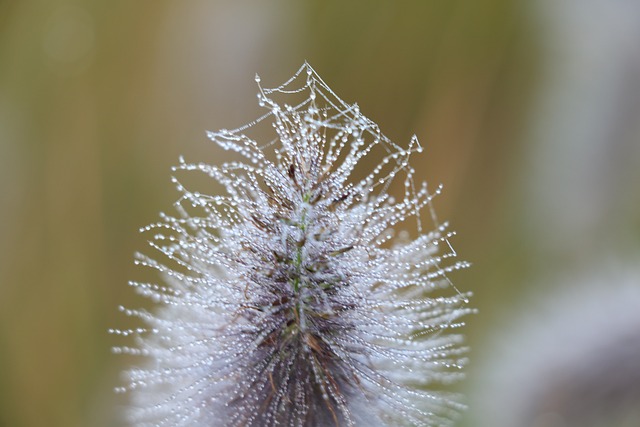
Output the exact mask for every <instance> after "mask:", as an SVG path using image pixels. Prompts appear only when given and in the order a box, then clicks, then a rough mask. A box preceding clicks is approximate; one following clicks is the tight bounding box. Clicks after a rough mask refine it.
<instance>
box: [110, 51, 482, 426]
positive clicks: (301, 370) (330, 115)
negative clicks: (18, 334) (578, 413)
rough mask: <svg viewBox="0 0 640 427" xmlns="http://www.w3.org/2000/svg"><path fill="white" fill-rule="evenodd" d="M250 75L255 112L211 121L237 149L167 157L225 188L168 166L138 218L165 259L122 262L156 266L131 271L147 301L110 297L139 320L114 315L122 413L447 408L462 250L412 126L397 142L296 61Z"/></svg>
mask: <svg viewBox="0 0 640 427" xmlns="http://www.w3.org/2000/svg"><path fill="white" fill-rule="evenodd" d="M256 82H258V88H259V94H258V100H259V104H260V106H262V107H264V108H265V109H266V110H267V112H266V114H264V115H263V116H262V117H260V118H258V119H257V120H255V121H253V122H251V123H250V124H248V125H245V126H242V127H240V128H238V129H235V130H226V129H225V130H220V131H218V132H209V133H208V136H209V138H210V139H211V140H213V141H215V142H216V143H217V144H218V145H219V146H220V147H222V148H223V149H225V150H229V151H233V152H236V153H237V154H235V156H237V157H238V158H241V159H242V161H230V162H227V163H223V164H221V165H210V164H206V163H188V162H185V161H184V160H182V159H181V160H180V164H179V165H178V166H177V167H175V168H174V170H175V171H176V173H178V174H179V175H180V174H181V173H183V172H182V171H200V172H204V174H206V175H208V176H210V177H211V178H213V180H214V181H215V182H217V185H218V186H221V187H223V188H224V189H225V191H226V194H225V195H208V194H202V193H200V192H195V191H193V190H189V189H187V188H186V187H187V186H184V185H182V184H181V183H180V182H179V181H178V180H177V179H176V178H174V182H175V183H176V185H177V188H178V190H179V192H180V194H181V197H180V199H179V200H178V201H177V202H176V204H175V207H176V211H177V214H176V215H175V216H171V215H166V214H162V215H161V221H160V222H158V223H157V224H152V225H149V226H147V227H145V228H144V229H143V231H145V232H149V233H151V234H152V235H153V237H152V239H151V242H150V245H151V247H152V248H153V249H154V250H155V252H159V253H160V255H159V256H158V257H159V258H161V259H163V260H164V261H163V262H159V261H157V260H156V257H148V256H146V255H141V254H138V255H137V256H136V262H137V263H138V264H140V265H144V266H147V267H151V268H153V269H156V270H158V271H159V272H160V274H161V276H163V278H164V279H163V280H164V282H165V284H164V285H162V286H161V285H158V284H153V283H141V282H132V283H131V285H132V286H133V287H134V288H135V290H136V291H137V292H138V293H140V294H142V295H144V296H146V297H149V298H151V299H152V300H153V301H155V302H156V303H157V304H158V305H159V307H158V309H157V310H156V311H155V313H150V312H147V311H145V310H134V309H128V308H124V307H121V310H122V311H123V312H125V313H126V314H127V315H128V316H135V317H139V318H141V319H142V320H143V321H144V323H145V324H146V325H147V327H146V328H138V329H131V330H120V329H117V330H116V329H114V330H112V331H111V332H112V333H115V334H119V335H132V336H133V339H134V340H135V343H134V344H132V345H131V346H121V347H117V348H115V349H114V351H115V352H116V353H124V354H131V355H139V356H142V359H143V361H141V362H140V364H139V365H138V366H137V367H134V368H131V369H129V370H128V371H127V372H126V377H127V382H126V385H125V386H124V387H121V388H119V389H118V391H121V392H129V393H130V394H131V399H130V400H131V404H130V407H129V410H128V412H127V417H128V420H129V422H130V424H131V425H134V426H172V427H174V426H202V427H204V426H207V427H211V426H238V427H239V426H256V427H264V426H291V427H294V426H297V427H310V426H442V425H450V424H451V420H452V419H453V418H454V417H455V415H456V414H457V413H458V412H459V411H460V410H462V409H463V408H464V406H463V405H462V404H461V403H459V401H458V400H459V396H457V395H455V394H452V393H448V392H445V391H442V388H443V386H446V385H447V384H448V383H450V382H452V381H454V380H457V379H458V378H459V377H460V376H461V375H462V374H461V367H462V365H464V363H465V356H464V355H465V353H466V348H465V347H463V346H462V345H461V341H462V339H461V336H460V335H458V334H455V333H453V331H450V330H452V329H456V328H458V327H459V326H461V325H462V323H461V321H460V320H459V319H460V317H461V316H463V315H465V314H467V313H469V312H470V311H471V309H469V308H465V305H466V303H467V297H468V294H461V293H460V292H458V291H457V290H456V289H455V287H453V285H451V283H450V282H449V279H448V278H447V273H449V272H451V271H453V270H456V269H459V268H462V267H465V266H466V263H464V262H455V261H451V260H450V258H452V257H454V256H455V252H454V250H453V249H452V247H451V246H450V244H449V241H448V239H449V238H450V237H451V236H452V235H453V233H452V232H450V231H447V225H446V224H440V223H438V222H437V220H436V218H435V215H434V214H433V210H432V207H431V200H432V198H433V197H434V196H435V195H436V194H437V193H439V192H440V188H438V189H437V190H435V191H434V192H429V191H428V189H427V186H426V184H422V185H416V184H415V182H414V179H413V176H414V172H415V171H414V169H412V168H411V166H410V165H409V157H410V156H411V154H413V153H418V152H420V151H422V149H421V147H420V145H419V144H418V141H417V139H416V138H415V137H414V138H412V140H411V143H410V144H409V146H408V147H407V148H402V147H400V146H398V145H396V144H394V143H393V142H392V141H390V140H389V139H388V138H386V137H385V136H384V135H383V134H382V133H381V132H380V129H379V128H378V125H376V124H375V123H373V122H372V121H371V120H369V119H368V118H366V117H365V116H363V115H362V114H361V113H360V110H359V108H358V106H357V105H355V104H354V105H350V104H347V103H345V102H344V101H342V100H341V99H340V98H338V97H337V96H336V94H335V93H333V91H332V90H331V89H330V88H329V87H328V86H327V85H326V84H325V83H324V82H323V81H322V79H321V78H320V77H319V76H318V74H317V73H316V72H315V71H314V70H313V69H312V68H311V67H310V66H309V65H308V64H306V63H305V64H304V65H303V66H302V67H301V68H300V69H299V70H298V71H297V72H296V73H295V74H294V76H293V77H292V78H291V79H289V80H288V81H287V82H286V83H284V84H283V85H281V86H279V87H276V88H273V89H267V88H264V87H262V86H261V85H260V79H259V78H258V77H256ZM282 100H285V101H287V102H288V103H285V102H282ZM265 125H267V126H265ZM263 127H264V128H267V129H262V128H263ZM267 131H269V132H270V134H269V135H267ZM254 133H255V134H256V135H257V136H255V137H254V136H253V134H254ZM258 141H261V142H258ZM367 164H369V165H370V164H374V165H376V166H374V167H373V169H367ZM392 186H393V187H394V188H395V189H396V192H397V193H399V194H403V196H402V197H401V199H400V200H394V198H393V197H392V196H391V195H390V194H389V190H390V188H391V187H392ZM424 212H427V213H428V217H429V219H430V220H432V221H430V223H432V227H433V229H432V230H431V231H428V232H427V231H424V230H423V229H422V227H423V219H422V215H423V214H424ZM394 227H396V228H402V229H403V230H404V231H402V232H398V233H395V232H394ZM408 230H411V232H412V233H413V234H414V235H415V237H411V236H410V231H408ZM445 388H446V387H445Z"/></svg>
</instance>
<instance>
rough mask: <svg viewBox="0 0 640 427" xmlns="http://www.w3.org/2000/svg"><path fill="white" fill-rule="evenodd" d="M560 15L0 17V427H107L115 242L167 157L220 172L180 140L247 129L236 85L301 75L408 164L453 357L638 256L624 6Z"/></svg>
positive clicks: (171, 12)
mask: <svg viewBox="0 0 640 427" xmlns="http://www.w3.org/2000/svg"><path fill="white" fill-rule="evenodd" d="M572 3H576V5H575V6H573V8H572ZM578 3H580V2H578V1H572V2H571V1H570V2H562V4H563V5H564V6H563V7H561V8H560V7H558V6H554V3H553V2H551V1H546V2H528V3H527V2H521V1H516V0H449V1H432V0H428V1H412V2H384V3H383V2H370V1H364V0H360V1H351V2H343V1H337V0H330V1H320V0H317V1H309V2H295V1H273V2H259V1H237V2H233V1H206V2H205V1H191V2H169V1H161V0H158V1H153V2H150V1H146V2H139V1H135V2H132V1H122V0H116V1H93V2H89V1H84V2H81V1H72V0H69V1H63V0H56V1H29V0H27V1H4V2H1V1H0V426H7V427H39V426H50V427H58V426H60V427H72V426H92V427H100V426H114V425H119V423H120V421H118V420H119V418H118V413H119V411H120V405H122V401H121V400H119V399H120V398H119V397H117V396H115V395H114V394H113V392H112V389H113V387H114V386H115V385H117V384H118V381H119V372H120V371H121V369H122V367H123V366H124V365H126V364H127V363H129V361H128V360H127V359H126V358H124V357H116V356H113V355H111V353H110V347H111V346H112V345H114V344H115V343H117V341H116V340H115V339H114V338H113V337H111V336H109V335H108V334H107V329H108V328H109V327H123V326H125V325H126V324H127V322H129V320H128V319H123V316H122V315H121V313H119V312H118V311H117V306H118V305H121V304H122V305H127V306H140V305H145V304H147V303H146V302H145V301H140V300H139V299H137V298H136V297H135V296H134V295H133V292H132V291H131V289H128V287H127V285H126V283H127V281H128V280H129V279H134V278H140V277H144V274H145V272H141V271H139V270H140V269H138V268H134V266H133V263H132V254H133V252H134V251H136V250H147V249H146V248H145V242H144V237H143V236H141V235H139V234H138V233H137V230H138V228H139V227H140V226H143V225H146V224H148V223H150V222H152V221H154V220H155V219H156V218H157V215H158V211H160V210H168V209H170V208H171V203H172V202H173V201H174V199H175V198H176V196H177V193H176V192H175V191H174V189H173V188H172V185H171V183H170V181H169V175H170V169H169V168H170V166H171V165H174V164H176V163H177V159H178V156H179V155H180V154H183V155H184V156H185V157H186V158H188V159H189V160H197V161H205V162H219V161H221V159H223V158H224V157H225V156H227V155H228V154H227V153H224V152H222V150H221V149H219V148H217V147H215V146H214V145H213V144H212V143H210V142H208V141H207V140H206V138H205V136H204V131H205V130H206V129H218V128H224V127H234V126H237V125H240V124H243V123H245V122H247V121H249V120H251V119H252V118H254V117H256V115H257V114H258V113H259V108H258V107H257V102H256V98H255V92H256V87H255V85H254V84H253V76H254V74H255V73H256V72H259V73H260V75H261V77H262V81H263V82H264V84H265V85H266V86H270V85H275V84H279V83H281V82H283V81H284V80H286V79H287V78H288V77H289V76H290V75H291V74H292V73H293V72H294V71H295V70H297V68H298V67H299V65H300V64H301V63H302V61H304V60H308V61H309V62H310V63H311V65H312V66H313V67H314V68H315V69H316V70H317V71H318V72H319V73H320V75H321V76H322V77H323V78H324V79H325V81H326V82H327V83H328V84H329V85H330V86H331V87H332V88H333V89H334V90H335V91H336V92H337V93H338V95H340V96H341V97H342V98H343V99H345V100H346V101H347V102H356V101H357V102H358V103H359V105H360V106H361V110H362V111H363V112H364V113H365V114H366V115H368V116H369V117H371V118H372V119H373V120H374V121H376V122H377V123H378V124H379V125H380V126H381V128H382V130H383V131H384V132H385V133H386V134H387V136H389V137H390V138H392V139H393V140H395V141H396V142H398V143H403V142H407V143H408V141H409V139H410V137H411V135H412V134H413V133H416V134H417V136H418V138H419V139H420V141H421V142H422V144H423V145H425V146H426V150H425V154H422V155H421V157H416V158H415V159H414V160H413V161H414V165H415V166H416V168H417V169H418V174H419V175H420V176H421V177H422V178H424V179H426V180H427V181H429V182H430V183H432V187H433V186H434V185H433V184H436V183H440V182H442V183H443V184H444V185H445V191H444V194H443V195H442V196H440V197H439V198H438V200H437V201H436V203H435V204H436V207H437V210H438V215H439V216H440V218H441V219H449V220H451V223H452V226H453V228H454V229H456V230H457V231H458V234H459V237H456V238H455V240H454V242H453V243H454V244H455V247H456V249H457V251H458V253H459V254H460V256H461V257H462V258H464V259H466V260H469V261H471V262H472V263H473V264H474V266H473V267H472V268H471V269H469V270H466V271H463V272H459V273H456V274H455V276H454V277H452V279H453V280H454V281H455V283H456V285H457V286H458V288H460V289H462V290H472V291H473V292H474V293H475V297H474V300H473V304H474V305H475V306H476V307H478V308H479V310H480V314H479V315H477V316H475V317H473V318H470V319H468V327H467V328H466V331H467V334H468V337H469V341H470V344H471V345H472V347H473V351H472V353H471V355H470V356H471V358H472V360H490V359H492V358H493V359H498V360H499V358H500V357H502V356H501V355H500V354H492V350H493V349H492V347H491V346H489V345H487V342H489V339H488V337H490V336H493V335H496V334H499V332H500V327H501V325H502V324H503V323H504V322H502V321H501V319H503V317H502V316H503V313H510V312H513V311H514V310H513V307H521V310H525V308H526V306H527V303H526V298H528V297H529V295H530V294H531V292H532V289H531V288H532V285H531V284H532V283H539V285H534V286H533V287H535V288H539V292H540V293H541V294H543V295H549V298H553V292H554V286H555V282H554V274H555V273H560V272H562V273H563V274H571V272H572V271H581V270H582V267H583V266H585V265H589V266H590V267H593V266H594V265H596V266H597V263H598V260H600V259H601V257H602V256H603V254H606V255H607V256H608V257H612V256H613V257H615V256H616V255H615V254H619V253H626V254H629V253H637V252H638V249H640V239H639V238H638V235H639V231H640V195H639V194H640V192H638V184H639V183H640V173H639V172H638V171H639V170H640V150H639V149H638V147H640V142H639V140H640V132H638V127H637V126H636V125H635V123H637V122H639V121H638V120H637V119H639V118H640V105H639V104H638V102H637V99H640V96H638V97H636V96H635V95H634V94H638V93H639V92H640V90H639V89H638V88H639V87H640V72H639V70H640V66H639V64H640V54H638V52H636V51H635V49H634V48H633V47H634V46H637V45H638V41H640V36H638V34H636V33H637V32H636V31H635V30H633V29H634V28H635V27H640V22H634V21H633V20H634V18H633V17H634V16H640V13H635V14H633V12H634V11H635V12H637V11H638V10H640V8H638V7H635V8H634V6H629V5H626V6H621V5H618V6H615V7H613V6H612V7H606V8H602V10H600V9H598V7H595V6H594V5H596V6H597V5H598V4H599V3H602V4H603V5H604V4H606V1H604V0H602V1H597V0H590V1H588V2H585V3H588V4H589V5H590V6H589V7H584V5H583V6H582V7H580V6H579V5H578ZM630 3H635V2H630ZM623 7H626V8H629V10H621V11H620V13H619V14H615V13H614V12H611V10H610V9H612V8H613V9H616V8H618V9H621V8H623ZM554 8H556V9H554ZM603 10H604V11H606V13H604V12H603ZM636 21H640V19H636ZM634 24H638V25H635V27H634ZM558 29H562V31H560V30H558ZM611 34H614V35H617V37H613V36H611ZM589 37H590V38H589ZM612 47H616V49H614V48H612ZM602 52H607V54H606V55H605V54H603V53H602ZM607 65H609V66H607ZM612 254H613V255H612ZM541 282H542V283H541ZM638 286H640V283H639V284H638ZM513 316H514V314H511V317H508V318H509V319H513ZM478 366H479V363H476V364H475V365H474V364H473V363H472V365H471V373H470V378H469V382H468V383H467V385H465V386H463V388H464V387H466V388H467V389H469V390H472V389H476V388H477V389H482V384H481V383H480V379H479V378H480V377H481V376H480V375H477V373H476V370H475V369H477V367H478ZM518 387H521V385H517V384H514V388H518ZM486 392H487V393H490V392H491V390H487V391H486ZM507 409H508V408H505V410H507ZM475 411H479V409H478V408H473V409H472V411H470V413H469V415H468V416H467V418H466V419H465V420H463V423H465V424H466V425H469V426H475V425H481V424H478V422H474V419H479V418H475V415H474V414H476V412H475ZM540 425H542V424H540ZM544 425H547V424H544ZM548 425H549V426H551V425H552V424H548ZM567 425H570V424H567ZM493 427H495V426H493Z"/></svg>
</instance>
